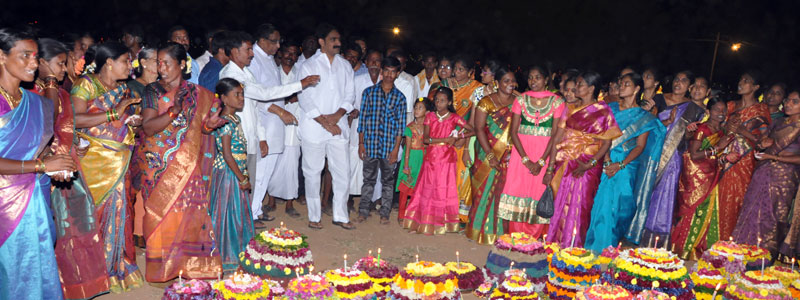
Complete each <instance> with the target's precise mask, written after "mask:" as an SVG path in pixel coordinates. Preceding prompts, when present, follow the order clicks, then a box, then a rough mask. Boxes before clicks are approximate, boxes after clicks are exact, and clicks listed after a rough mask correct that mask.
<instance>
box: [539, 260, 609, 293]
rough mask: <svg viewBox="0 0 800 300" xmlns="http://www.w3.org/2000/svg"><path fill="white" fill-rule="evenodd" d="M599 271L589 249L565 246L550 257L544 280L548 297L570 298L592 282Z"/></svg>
mask: <svg viewBox="0 0 800 300" xmlns="http://www.w3.org/2000/svg"><path fill="white" fill-rule="evenodd" d="M600 273H601V270H600V265H599V264H596V262H595V255H594V254H593V253H592V252H591V251H588V250H586V249H582V248H565V249H562V250H561V251H559V252H556V253H555V254H554V255H553V256H552V258H551V259H550V270H549V272H548V275H547V278H548V280H547V282H546V286H547V291H548V293H549V294H550V299H559V300H560V299H565V300H567V299H572V298H573V297H575V294H576V293H577V292H578V291H580V290H582V289H584V288H585V287H588V286H591V285H592V284H594V283H595V282H596V281H597V280H598V279H599V278H600Z"/></svg>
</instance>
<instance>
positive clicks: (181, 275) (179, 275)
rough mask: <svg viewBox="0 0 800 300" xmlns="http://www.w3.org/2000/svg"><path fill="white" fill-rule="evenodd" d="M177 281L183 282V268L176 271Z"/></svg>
mask: <svg viewBox="0 0 800 300" xmlns="http://www.w3.org/2000/svg"><path fill="white" fill-rule="evenodd" d="M178 283H179V284H183V270H181V271H180V272H179V273H178Z"/></svg>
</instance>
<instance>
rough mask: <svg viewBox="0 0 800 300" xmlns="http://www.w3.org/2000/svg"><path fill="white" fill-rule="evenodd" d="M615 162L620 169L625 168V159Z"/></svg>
mask: <svg viewBox="0 0 800 300" xmlns="http://www.w3.org/2000/svg"><path fill="white" fill-rule="evenodd" d="M617 164H618V165H619V169H620V170H622V169H625V165H626V164H625V161H621V162H618V163H617Z"/></svg>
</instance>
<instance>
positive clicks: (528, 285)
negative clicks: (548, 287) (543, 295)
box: [488, 269, 539, 300]
mask: <svg viewBox="0 0 800 300" xmlns="http://www.w3.org/2000/svg"><path fill="white" fill-rule="evenodd" d="M503 275H504V276H503V278H504V279H503V281H502V282H500V283H498V284H497V288H495V289H494V291H492V293H491V294H490V295H489V296H488V298H489V300H536V299H539V293H538V292H537V291H536V288H535V287H534V285H533V282H531V281H530V280H528V275H527V274H526V273H525V272H524V271H522V270H519V269H512V270H508V271H505V272H504V274H503Z"/></svg>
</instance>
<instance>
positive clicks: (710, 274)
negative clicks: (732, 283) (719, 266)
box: [689, 269, 728, 300]
mask: <svg viewBox="0 0 800 300" xmlns="http://www.w3.org/2000/svg"><path fill="white" fill-rule="evenodd" d="M689 276H690V278H691V279H692V283H694V295H695V297H697V300H711V297H712V296H713V295H714V292H715V291H716V292H717V293H716V294H717V296H716V298H717V299H714V300H720V299H722V293H723V292H724V291H725V289H726V288H728V279H727V278H725V276H722V272H720V271H719V270H712V269H699V270H697V271H696V272H692V274H691V275H689ZM717 286H719V289H718V288H717Z"/></svg>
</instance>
